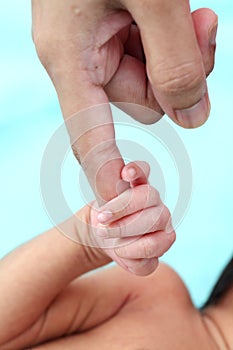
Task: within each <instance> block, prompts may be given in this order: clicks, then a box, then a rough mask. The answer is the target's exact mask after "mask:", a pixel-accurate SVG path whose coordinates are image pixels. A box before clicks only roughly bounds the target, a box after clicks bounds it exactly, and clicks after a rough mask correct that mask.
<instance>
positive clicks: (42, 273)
mask: <svg viewBox="0 0 233 350" xmlns="http://www.w3.org/2000/svg"><path fill="white" fill-rule="evenodd" d="M94 254H96V256H95V255H94ZM106 262H107V261H106V259H105V258H104V256H101V254H100V253H99V252H98V251H97V250H96V251H94V250H91V249H90V248H88V247H84V246H82V245H80V244H77V243H74V242H73V241H71V240H69V239H68V238H66V237H65V236H64V235H62V234H61V233H60V232H59V231H58V230H57V229H55V228H54V229H52V230H50V231H48V232H46V233H45V234H42V235H40V236H39V237H37V238H36V239H33V240H32V241H30V242H29V243H26V244H25V245H23V246H21V247H19V248H18V249H16V250H15V251H13V252H12V253H11V254H9V255H8V256H6V257H5V258H4V259H3V260H2V261H1V263H0V281H1V291H0V310H1V314H0V330H1V332H0V348H1V344H4V343H6V342H8V341H10V340H11V339H13V338H14V337H18V336H19V335H20V334H21V333H22V332H25V331H26V330H27V329H28V328H30V327H31V325H32V324H33V323H35V322H36V321H37V319H38V318H39V317H40V316H41V315H42V314H43V312H45V310H46V308H47V307H48V305H49V304H50V303H51V302H52V300H53V299H54V298H55V297H56V296H57V295H58V294H59V293H60V291H61V290H62V289H63V288H64V287H66V286H67V285H68V284H69V283H70V282H71V281H72V280H73V279H74V278H76V277H78V276H80V275H82V274H84V273H85V272H87V271H89V270H92V269H95V268H96V267H98V266H100V265H103V264H104V263H106Z"/></svg>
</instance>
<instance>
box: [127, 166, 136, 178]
mask: <svg viewBox="0 0 233 350" xmlns="http://www.w3.org/2000/svg"><path fill="white" fill-rule="evenodd" d="M127 174H128V175H129V177H131V178H134V177H135V176H136V174H137V172H136V170H135V169H134V168H129V169H128V170H127Z"/></svg>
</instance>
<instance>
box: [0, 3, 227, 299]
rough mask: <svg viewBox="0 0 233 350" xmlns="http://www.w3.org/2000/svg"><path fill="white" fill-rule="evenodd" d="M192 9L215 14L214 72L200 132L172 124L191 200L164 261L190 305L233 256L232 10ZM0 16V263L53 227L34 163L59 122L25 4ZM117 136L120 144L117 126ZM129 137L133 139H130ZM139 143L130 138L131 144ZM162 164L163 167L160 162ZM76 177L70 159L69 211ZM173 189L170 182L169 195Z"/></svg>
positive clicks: (78, 199) (76, 204)
mask: <svg viewBox="0 0 233 350" xmlns="http://www.w3.org/2000/svg"><path fill="white" fill-rule="evenodd" d="M191 5H192V9H196V8H198V7H211V8H212V9H213V10H215V11H216V12H217V13H218V15H219V30H218V38H217V57H216V67H215V71H214V74H212V75H211V77H210V78H209V79H208V83H209V92H210V98H211V101H212V112H211V117H210V119H209V121H208V122H207V123H206V124H205V125H204V126H203V127H202V128H200V129H197V130H183V129H181V128H179V127H176V126H174V128H175V130H176V132H177V133H178V134H179V136H180V138H181V139H182V140H183V142H184V144H185V146H186V148H187V151H188V154H189V157H190V159H191V163H192V169H193V194H192V201H191V204H190V207H189V210H188V212H187V214H186V216H185V218H184V220H183V222H182V224H181V225H180V226H179V227H178V229H177V242H176V244H175V245H174V246H173V248H172V249H171V250H170V251H169V253H167V254H166V255H165V257H164V258H163V260H165V261H167V262H169V263H170V264H171V265H172V266H173V267H174V268H175V269H176V270H177V271H178V272H179V273H180V275H181V276H182V277H183V278H184V281H185V283H186V284H187V286H188V287H189V289H190V292H191V294H192V297H193V300H194V301H195V303H196V304H197V305H200V304H201V303H202V302H203V301H204V300H205V298H206V297H207V295H208V293H209V291H210V289H211V288H212V285H213V284H214V282H215V280H216V278H217V276H218V274H219V273H220V271H221V269H222V268H223V266H224V264H225V263H226V262H227V260H228V259H229V257H230V256H231V254H232V250H233V249H232V248H233V233H232V232H233V230H232V224H231V218H232V208H233V207H232V197H233V184H232V174H233V159H232V149H233V118H232V111H233V89H232V79H233V68H232V59H233V43H232V37H233V25H232V21H233V7H232V2H231V0H224V2H223V1H221V2H220V1H218V0H212V1H211V0H210V1H204V0H203V1H201V0H200V1H192V2H191ZM0 18H1V21H0V43H1V46H0V47H1V49H0V50H1V55H0V77H1V79H0V96H1V97H0V101H1V113H0V144H1V147H0V157H1V158H0V159H1V172H0V190H1V192H0V193H1V196H0V217H1V224H0V257H2V256H3V255H4V254H6V253H7V252H9V251H10V250H12V249H13V248H14V247H16V246H18V245H19V244H21V243H22V242H24V241H26V240H28V239H30V238H31V237H33V236H35V235H37V234H39V233H40V232H42V231H44V230H46V229H48V228H50V227H51V226H52V223H51V221H50V219H49V217H48V216H47V214H46V211H45V209H44V206H43V204H42V200H41V193H40V165H41V160H42V156H43V152H44V149H45V147H46V145H47V143H48V141H49V139H50V137H51V135H52V134H53V132H54V131H55V130H56V129H57V127H58V126H59V125H60V124H61V122H62V116H61V112H60V108H59V104H58V100H57V97H56V93H55V91H54V88H53V85H52V83H51V82H50V80H49V78H48V76H47V73H46V72H45V71H44V69H43V67H42V66H41V64H40V63H39V60H38V58H37V55H36V52H35V49H34V46H33V43H32V40H31V8H30V2H29V1H28V0H21V1H15V0H8V1H4V2H2V3H1V12H0ZM117 133H118V136H119V137H122V138H125V135H124V130H121V128H119V130H117ZM121 133H122V134H121ZM130 137H132V140H133V139H134V138H133V137H134V135H133V133H132V135H130ZM142 137H143V136H142ZM144 137H146V135H144ZM138 139H139V138H138V136H137V135H135V142H136V141H137V142H138ZM142 143H143V144H144V140H142ZM150 152H153V151H152V150H151V149H150ZM154 156H155V157H156V154H154ZM135 158H137V155H135ZM160 166H161V168H162V167H163V164H162V163H161V161H160ZM79 171H80V169H79V166H78V165H77V164H76V162H75V160H74V159H73V157H72V155H71V153H70V154H69V155H68V156H67V159H66V161H65V163H64V169H63V176H62V179H63V180H62V181H63V182H64V184H63V185H64V186H63V187H64V192H65V193H66V198H67V200H68V201H69V203H70V206H71V207H72V209H73V210H77V209H78V208H80V207H81V206H82V205H83V196H81V195H80V193H79V192H78V191H79V190H78V182H77V179H78V174H79ZM164 177H165V179H166V181H167V182H168V183H169V182H170V184H172V181H173V180H172V174H170V173H169V172H168V173H166V174H165V175H164ZM175 188H176V186H175V184H174V191H176V190H177V189H176V190H175ZM175 193H176V192H175ZM169 196H170V197H171V198H173V197H174V192H173V190H172V186H170V187H169V189H168V191H167V198H168V200H167V203H168V205H169ZM171 206H172V203H171Z"/></svg>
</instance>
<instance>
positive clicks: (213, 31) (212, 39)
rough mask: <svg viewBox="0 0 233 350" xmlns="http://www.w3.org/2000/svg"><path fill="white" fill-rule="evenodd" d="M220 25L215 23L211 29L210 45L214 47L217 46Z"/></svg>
mask: <svg viewBox="0 0 233 350" xmlns="http://www.w3.org/2000/svg"><path fill="white" fill-rule="evenodd" d="M217 29H218V23H215V24H214V25H213V26H212V27H210V29H209V43H210V45H212V46H215V45H216V35H217Z"/></svg>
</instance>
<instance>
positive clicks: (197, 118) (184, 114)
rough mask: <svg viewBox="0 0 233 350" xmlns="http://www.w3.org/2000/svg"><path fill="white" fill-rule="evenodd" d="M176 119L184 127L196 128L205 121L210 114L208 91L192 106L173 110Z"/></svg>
mask: <svg viewBox="0 0 233 350" xmlns="http://www.w3.org/2000/svg"><path fill="white" fill-rule="evenodd" d="M175 114H176V117H177V120H178V122H179V124H180V125H181V126H183V127H184V128H189V129H190V128H197V127H198V126H201V125H202V124H204V123H205V121H206V120H207V119H208V116H209V114H210V101H209V96H208V93H206V94H205V95H204V96H203V98H202V99H201V100H200V101H199V102H198V103H196V104H195V105H194V106H192V107H190V108H186V109H180V110H176V111H175Z"/></svg>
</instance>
